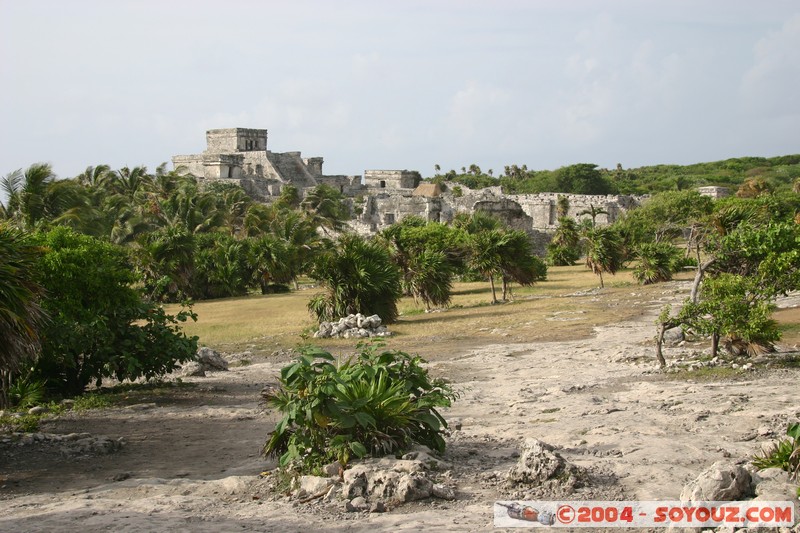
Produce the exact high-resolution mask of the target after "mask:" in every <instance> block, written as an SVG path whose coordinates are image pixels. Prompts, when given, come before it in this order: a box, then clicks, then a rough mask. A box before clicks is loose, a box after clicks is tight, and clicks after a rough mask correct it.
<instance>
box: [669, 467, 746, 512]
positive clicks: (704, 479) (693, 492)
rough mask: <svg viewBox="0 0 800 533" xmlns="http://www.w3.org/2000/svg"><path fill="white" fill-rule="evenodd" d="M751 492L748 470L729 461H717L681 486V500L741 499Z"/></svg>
mask: <svg viewBox="0 0 800 533" xmlns="http://www.w3.org/2000/svg"><path fill="white" fill-rule="evenodd" d="M752 492H753V488H752V479H751V476H750V472H748V471H747V470H745V469H744V467H742V466H740V465H737V464H734V463H732V462H730V461H717V462H716V463H714V464H713V465H711V467H710V468H708V469H707V470H705V471H704V472H702V473H701V474H700V475H699V476H697V478H696V479H695V480H693V481H690V482H689V483H688V484H686V486H684V487H683V490H682V491H681V501H682V502H697V501H734V500H743V499H746V498H747V497H748V496H750V495H751V494H752Z"/></svg>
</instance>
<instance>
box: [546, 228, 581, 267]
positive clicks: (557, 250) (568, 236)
mask: <svg viewBox="0 0 800 533" xmlns="http://www.w3.org/2000/svg"><path fill="white" fill-rule="evenodd" d="M580 238H581V237H580V233H579V231H578V224H577V223H576V222H575V219H573V218H570V217H561V218H559V219H558V228H556V232H555V233H554V234H553V239H552V240H551V241H550V243H549V244H548V245H547V261H548V264H550V265H553V266H567V265H572V264H574V263H575V261H577V260H578V258H580V256H581V249H580Z"/></svg>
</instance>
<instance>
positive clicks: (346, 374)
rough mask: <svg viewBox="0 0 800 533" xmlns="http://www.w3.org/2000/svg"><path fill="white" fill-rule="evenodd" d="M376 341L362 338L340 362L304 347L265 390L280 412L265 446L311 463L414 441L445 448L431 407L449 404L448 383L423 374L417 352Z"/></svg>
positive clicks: (399, 448)
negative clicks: (355, 351)
mask: <svg viewBox="0 0 800 533" xmlns="http://www.w3.org/2000/svg"><path fill="white" fill-rule="evenodd" d="M379 347H380V345H378V344H372V345H369V346H366V347H364V346H362V349H361V352H360V353H359V354H357V355H355V356H353V357H351V358H349V359H346V360H344V361H341V362H339V363H338V364H334V358H333V356H331V354H330V353H328V352H326V351H323V350H321V349H319V348H315V347H305V348H303V349H302V355H301V356H300V357H299V358H298V359H297V360H296V361H295V362H293V363H292V364H290V365H288V366H286V367H284V368H283V369H281V378H280V387H279V388H276V389H273V390H272V391H271V392H270V393H269V394H267V395H266V396H265V399H266V401H267V404H268V405H270V406H272V407H275V408H277V409H278V410H279V411H280V412H281V413H282V414H283V418H282V419H281V420H280V422H278V424H277V425H276V426H275V429H274V430H273V431H272V432H271V433H270V435H269V438H268V440H267V442H266V444H265V446H264V453H265V454H267V455H273V456H279V457H280V465H281V466H287V465H289V464H290V463H296V464H298V465H299V466H300V467H301V469H305V470H310V469H313V468H315V467H319V466H322V465H324V464H327V463H329V462H332V461H334V460H338V461H340V462H341V463H342V464H346V463H347V462H348V461H349V460H350V457H352V456H353V455H355V456H356V457H365V456H367V455H371V456H384V455H386V454H400V453H403V451H405V450H407V449H408V448H409V447H410V446H411V445H412V444H414V443H419V444H423V445H425V446H428V447H430V448H432V449H434V450H437V451H440V452H442V451H444V447H445V442H444V439H443V438H442V432H443V431H444V430H445V428H446V427H447V423H446V422H445V420H444V418H442V416H441V415H440V414H439V412H438V411H437V410H436V408H437V407H447V406H449V405H450V402H451V400H453V399H454V398H455V395H454V394H453V392H452V390H451V389H450V387H448V385H447V384H446V383H445V382H444V381H443V380H441V379H431V378H430V377H429V376H428V372H427V370H426V369H425V368H423V367H422V364H423V363H424V362H425V361H424V360H423V359H421V358H420V357H417V356H410V355H408V354H406V353H404V352H400V351H379V350H378V348H379Z"/></svg>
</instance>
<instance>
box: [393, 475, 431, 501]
mask: <svg viewBox="0 0 800 533" xmlns="http://www.w3.org/2000/svg"><path fill="white" fill-rule="evenodd" d="M432 491H433V482H432V481H431V480H430V479H428V477H427V476H426V475H424V474H422V473H420V472H416V473H411V474H405V475H402V476H400V480H399V481H398V482H397V489H396V492H395V494H396V498H397V500H398V501H400V502H411V501H415V500H424V499H425V498H430V497H431V492H432Z"/></svg>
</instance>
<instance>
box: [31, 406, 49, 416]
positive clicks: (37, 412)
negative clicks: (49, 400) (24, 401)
mask: <svg viewBox="0 0 800 533" xmlns="http://www.w3.org/2000/svg"><path fill="white" fill-rule="evenodd" d="M48 412H50V409H48V408H47V407H42V406H41V405H37V406H36V407H31V408H30V409H28V414H29V415H43V414H45V413H48Z"/></svg>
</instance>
